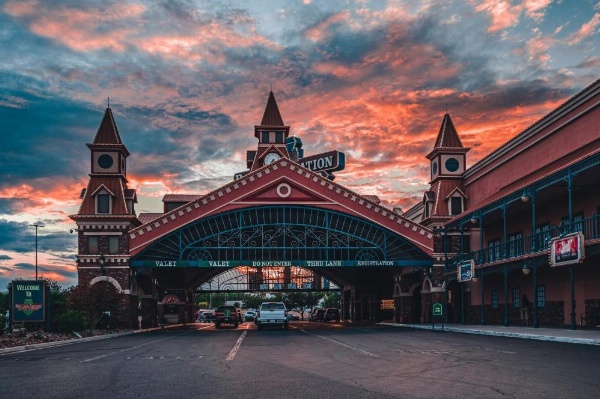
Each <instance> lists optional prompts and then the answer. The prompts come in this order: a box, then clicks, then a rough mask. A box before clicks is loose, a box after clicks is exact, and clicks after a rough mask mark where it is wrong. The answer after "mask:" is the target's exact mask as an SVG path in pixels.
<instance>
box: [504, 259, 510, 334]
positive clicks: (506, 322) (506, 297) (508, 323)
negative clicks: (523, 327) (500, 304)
mask: <svg viewBox="0 0 600 399" xmlns="http://www.w3.org/2000/svg"><path fill="white" fill-rule="evenodd" d="M509 325H510V322H509V317H508V265H506V264H505V265H504V327H508V326H509Z"/></svg>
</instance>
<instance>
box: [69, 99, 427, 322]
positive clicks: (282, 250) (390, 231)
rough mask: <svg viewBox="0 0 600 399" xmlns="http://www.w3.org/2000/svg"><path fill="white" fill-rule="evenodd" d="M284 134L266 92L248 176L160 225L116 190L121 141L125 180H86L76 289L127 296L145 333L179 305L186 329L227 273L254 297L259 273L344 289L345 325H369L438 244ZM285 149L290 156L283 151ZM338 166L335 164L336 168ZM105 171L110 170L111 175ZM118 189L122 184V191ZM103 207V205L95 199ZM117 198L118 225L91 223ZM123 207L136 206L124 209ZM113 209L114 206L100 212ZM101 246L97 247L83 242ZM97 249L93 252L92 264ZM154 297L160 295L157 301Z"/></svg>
mask: <svg viewBox="0 0 600 399" xmlns="http://www.w3.org/2000/svg"><path fill="white" fill-rule="evenodd" d="M107 115H108V117H107ZM107 118H109V119H108V122H106V123H105V120H107ZM105 120H103V123H102V124H101V128H100V129H99V132H101V131H102V132H104V130H107V129H108V130H110V128H111V126H113V128H114V129H115V134H116V136H118V132H116V127H114V126H115V125H114V120H112V113H110V109H108V110H107V114H105ZM109 122H110V123H109ZM105 125H106V126H105ZM103 126H104V127H103ZM103 129H104V130H103ZM288 134H289V126H285V125H284V124H283V121H282V119H281V116H280V115H279V110H278V107H277V104H276V103H275V98H274V96H273V93H272V92H271V93H270V95H269V100H268V103H267V108H266V110H265V115H264V116H263V121H262V123H261V125H259V126H256V127H255V136H256V137H257V138H258V139H259V143H258V149H257V150H256V151H249V152H248V162H247V166H248V170H247V171H246V172H242V173H239V174H237V175H236V178H235V179H234V180H233V181H232V182H230V183H228V184H226V185H224V186H222V187H220V188H218V189H217V190H214V191H212V192H210V193H208V194H205V195H189V196H178V200H177V201H175V200H174V201H173V202H172V203H166V201H165V212H164V213H157V214H142V215H139V217H137V218H132V217H131V212H133V202H135V201H134V200H135V193H131V191H132V190H127V189H126V186H125V188H124V187H123V182H125V183H126V180H125V175H124V171H125V165H124V159H125V157H126V156H127V155H128V152H127V150H126V149H125V147H124V146H123V145H122V144H121V143H120V137H118V144H114V148H115V151H116V155H115V159H116V157H117V155H121V158H122V161H123V163H122V166H121V168H122V169H120V170H121V172H122V173H121V174H120V175H115V171H112V173H109V172H106V173H104V174H103V173H96V174H94V173H92V174H90V176H91V180H90V185H89V186H88V189H87V190H86V191H85V193H84V203H83V205H82V211H80V212H90V213H91V214H82V213H80V214H78V215H73V216H72V218H73V219H74V220H76V221H77V222H78V228H79V229H80V231H79V234H80V248H79V255H78V262H79V265H78V270H79V272H80V280H89V279H90V278H93V277H95V275H97V274H98V272H100V271H101V272H102V273H107V274H108V275H110V276H111V277H113V278H115V279H116V280H117V281H119V282H120V284H121V286H122V288H123V290H124V292H127V293H129V294H130V296H131V301H130V302H131V306H132V307H134V308H135V307H137V309H138V312H137V314H141V316H142V318H143V319H144V320H149V322H148V323H150V324H152V323H154V322H155V321H156V319H157V317H158V315H157V314H156V312H154V313H152V312H150V311H147V310H148V309H152V307H153V306H154V307H156V303H160V302H161V301H162V300H163V297H166V295H173V294H175V293H178V298H179V300H180V302H179V304H180V305H181V304H185V306H186V311H184V312H182V314H184V315H187V316H185V317H186V318H187V319H188V320H189V319H190V316H189V315H190V314H191V312H190V311H189V306H190V304H191V303H192V300H193V297H192V294H193V292H194V290H195V288H196V287H198V286H199V285H201V284H202V283H205V282H207V281H209V280H211V279H212V278H214V277H215V276H216V275H218V274H220V273H222V272H223V271H225V270H228V269H233V268H237V267H248V268H254V270H255V271H256V272H255V274H256V276H255V281H254V283H255V284H256V285H255V287H254V288H257V289H260V284H261V280H260V276H259V274H260V273H259V271H260V270H261V268H266V267H283V268H284V270H286V269H287V270H290V268H293V267H301V268H305V269H308V270H311V271H313V272H314V273H315V274H317V275H320V276H324V277H326V278H327V279H328V280H331V281H333V282H334V283H335V284H336V285H337V286H338V287H340V289H341V290H342V317H344V318H352V319H354V318H361V319H362V318H364V317H363V316H365V315H366V317H368V319H369V320H376V319H377V318H378V309H379V306H380V302H381V301H382V300H384V299H387V300H392V298H393V289H394V281H395V279H394V278H395V277H394V276H396V275H400V274H402V272H403V269H404V270H406V269H407V268H408V270H409V271H419V272H420V271H421V270H422V269H423V268H430V267H431V266H432V264H433V261H432V253H433V239H434V234H433V233H432V231H431V230H429V229H427V228H424V227H423V226H421V225H419V224H417V223H415V222H412V221H410V220H408V219H407V218H405V217H403V216H402V215H401V214H399V213H397V212H395V211H393V210H391V209H389V208H386V207H384V206H382V205H381V204H380V203H379V200H378V199H377V198H376V197H374V196H364V195H360V194H358V193H356V192H354V191H351V190H349V189H347V188H346V187H344V186H343V185H341V184H338V183H335V182H333V180H332V179H333V176H332V175H331V171H332V170H338V169H339V168H340V164H341V161H343V156H341V155H343V154H341V155H340V154H335V153H336V152H331V153H326V155H327V156H325V155H323V157H321V158H319V156H318V155H317V156H312V157H305V158H304V159H300V158H301V157H300V156H299V153H298V151H296V150H297V147H298V146H301V144H300V145H298V143H299V140H297V139H294V138H289V137H288ZM99 137H100V138H102V137H104V139H106V137H112V136H110V135H107V134H104V135H99V134H97V136H96V140H95V142H94V144H91V145H89V147H90V149H92V154H93V155H92V159H93V160H94V161H97V162H98V163H102V162H103V164H102V165H100V166H98V167H97V169H98V172H102V168H104V167H105V166H107V165H108V162H107V160H106V159H102V157H103V156H104V155H106V152H107V151H106V149H107V146H106V144H105V143H104V145H103V143H99V142H96V141H97V140H98V138H99ZM290 139H294V140H290ZM113 141H114V140H113ZM286 141H287V142H288V144H289V143H290V142H292V144H294V146H296V147H295V148H296V149H295V150H294V149H293V148H292V147H289V148H288V146H286ZM288 150H289V151H288ZM329 154H332V155H329ZM333 157H337V161H332V159H333ZM104 158H106V157H104ZM330 158H331V159H330ZM107 167H108V166H107ZM112 167H113V166H112V163H111V164H110V167H108V169H109V170H110V168H112ZM319 168H329V169H325V170H318V169H319ZM336 168H338V169H336ZM105 169H106V168H105ZM116 171H117V170H116ZM113 180H116V181H117V183H118V182H119V181H120V182H121V184H120V186H119V185H118V184H117V183H114V182H113ZM109 183H111V184H109ZM119 187H120V191H119ZM115 192H116V194H115ZM101 195H102V196H105V197H103V198H102V199H100V198H99V196H101ZM119 195H122V196H123V198H122V199H123V200H124V203H125V204H130V207H129V208H127V207H126V208H125V209H123V211H122V212H123V213H124V215H112V216H111V215H106V214H102V215H98V210H99V209H100V208H99V207H100V206H101V205H102V204H103V202H102V203H101V201H107V200H108V201H113V202H111V203H113V204H116V202H117V200H119V198H118V197H119ZM127 195H129V198H131V199H132V201H129V202H128V201H127ZM115 198H116V199H115ZM102 206H104V205H102ZM113 209H117V208H116V205H115V206H113V207H112V208H111V207H110V206H108V207H105V208H104V209H102V211H108V212H111V211H112V210H113ZM127 212H130V213H127ZM125 213H127V215H125ZM107 216H108V217H107ZM110 219H115V220H123V221H125V220H126V221H128V224H127V225H125V223H121V225H123V226H121V225H119V226H117V224H116V223H115V222H113V223H114V224H115V229H117V230H116V231H110V229H109V228H104V227H98V222H99V221H101V220H105V221H106V222H105V223H106V225H107V226H108V225H109V223H111V222H110V221H109V220H110ZM93 230H95V231H94V232H93ZM98 230H106V231H107V232H106V233H104V234H103V233H102V232H98ZM98 235H99V236H101V237H100V238H99V240H98V241H96V239H94V240H91V239H90V237H94V236H98ZM111 236H112V237H114V236H119V237H121V239H120V240H119V246H120V247H119V253H118V254H114V255H111V256H108V257H107V256H105V255H103V252H101V251H105V250H110V243H111V242H112V243H114V241H115V240H114V238H110V237H111ZM96 242H97V243H98V245H99V248H100V249H99V251H100V252H97V253H96V254H93V253H88V251H89V249H90V248H93V245H95V243H96ZM90 243H91V244H90ZM90 245H92V246H90ZM106 253H107V252H104V254H106ZM101 257H103V258H108V262H107V264H99V261H100V258H101ZM124 272H125V273H126V274H125V273H124ZM134 283H135V284H137V285H138V286H139V288H140V290H141V292H144V293H153V294H148V295H145V296H144V297H141V296H140V295H138V296H137V297H134V295H132V294H131V292H132V291H131V288H130V287H133V286H134ZM284 283H287V280H286V281H284ZM290 283H291V281H290ZM157 286H160V287H162V289H163V291H162V292H157V290H156V287H157ZM127 288H130V289H129V290H127ZM130 313H131V312H130ZM181 321H184V320H181ZM146 325H147V324H146Z"/></svg>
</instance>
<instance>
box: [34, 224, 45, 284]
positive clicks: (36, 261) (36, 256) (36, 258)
mask: <svg viewBox="0 0 600 399" xmlns="http://www.w3.org/2000/svg"><path fill="white" fill-rule="evenodd" d="M30 226H31V227H35V280H36V281H37V279H38V227H46V226H44V225H43V224H41V223H34V224H30Z"/></svg>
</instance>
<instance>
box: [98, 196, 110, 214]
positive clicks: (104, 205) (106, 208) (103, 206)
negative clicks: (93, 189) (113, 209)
mask: <svg viewBox="0 0 600 399" xmlns="http://www.w3.org/2000/svg"><path fill="white" fill-rule="evenodd" d="M96 200H97V201H98V212H97V213H110V195H109V194H98V195H97V196H96Z"/></svg>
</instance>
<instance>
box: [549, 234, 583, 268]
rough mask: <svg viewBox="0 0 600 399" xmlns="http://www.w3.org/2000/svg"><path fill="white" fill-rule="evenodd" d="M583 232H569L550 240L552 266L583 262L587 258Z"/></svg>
mask: <svg viewBox="0 0 600 399" xmlns="http://www.w3.org/2000/svg"><path fill="white" fill-rule="evenodd" d="M583 242H584V236H583V233H581V232H577V233H572V234H567V235H565V236H563V237H557V238H553V239H552V240H550V266H564V265H571V264H574V263H581V262H583V260H584V259H585V251H584V244H583Z"/></svg>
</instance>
